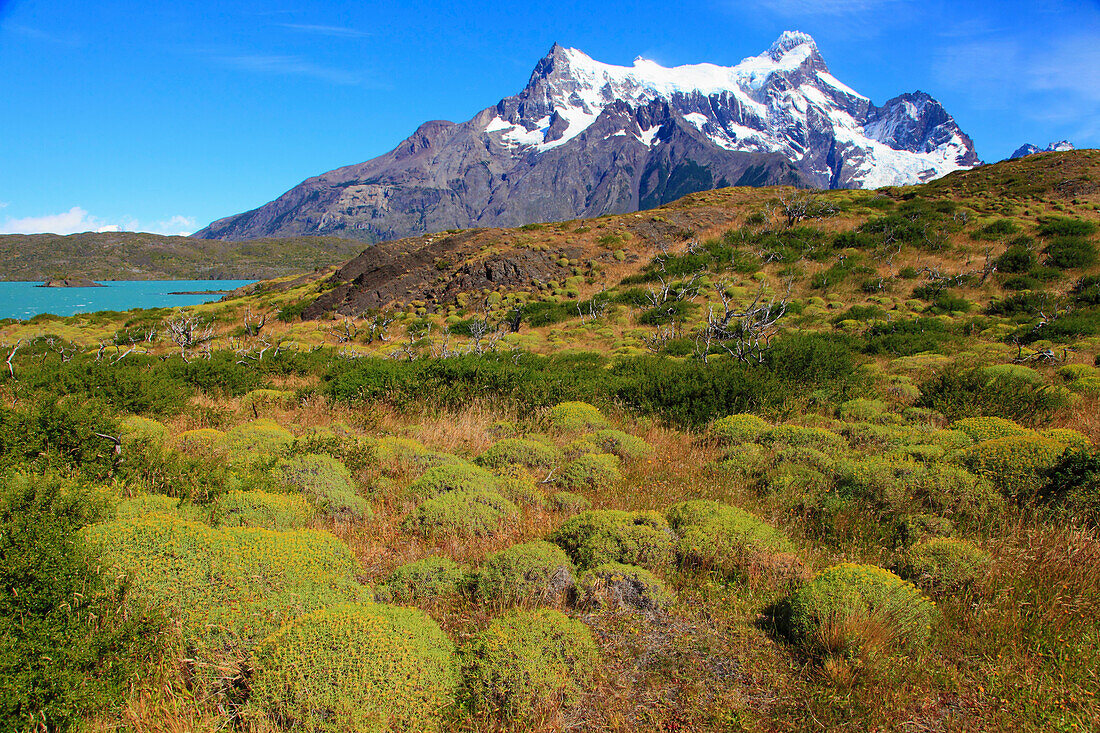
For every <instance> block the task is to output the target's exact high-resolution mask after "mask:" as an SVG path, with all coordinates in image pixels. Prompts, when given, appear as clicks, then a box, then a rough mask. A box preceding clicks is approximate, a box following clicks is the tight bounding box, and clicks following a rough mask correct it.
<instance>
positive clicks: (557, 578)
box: [477, 540, 576, 606]
mask: <svg viewBox="0 0 1100 733" xmlns="http://www.w3.org/2000/svg"><path fill="white" fill-rule="evenodd" d="M575 586H576V579H575V578H574V577H573V563H572V562H570V561H569V557H568V556H567V555H566V554H565V552H563V551H562V549H561V548H560V547H558V546H556V545H552V544H550V543H549V542H545V541H543V540H536V541H534V542H524V543H522V544H519V545H512V546H511V547H507V548H505V549H503V550H500V551H499V552H494V553H493V554H491V555H489V557H487V558H486V559H485V564H484V566H483V567H482V568H481V572H480V573H479V574H478V579H477V592H478V595H479V596H480V597H481V598H482V599H483V600H486V601H490V602H496V603H502V604H505V605H512V604H537V605H552V606H560V605H562V604H563V603H565V602H566V601H567V600H568V596H569V594H570V593H571V592H572V591H573V588H574V587H575Z"/></svg>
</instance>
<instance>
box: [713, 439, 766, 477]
mask: <svg viewBox="0 0 1100 733" xmlns="http://www.w3.org/2000/svg"><path fill="white" fill-rule="evenodd" d="M767 461H768V456H767V454H766V453H765V451H764V449H763V448H762V447H761V446H759V445H756V444H755V443H741V444H740V445H735V446H733V447H731V448H730V449H729V450H728V451H726V453H725V455H724V456H723V457H722V460H720V461H719V462H718V464H717V467H718V468H719V469H720V470H722V471H728V472H730V473H732V474H734V475H737V476H740V477H749V476H755V475H757V474H759V473H761V472H762V471H763V469H764V466H765V464H766V463H767Z"/></svg>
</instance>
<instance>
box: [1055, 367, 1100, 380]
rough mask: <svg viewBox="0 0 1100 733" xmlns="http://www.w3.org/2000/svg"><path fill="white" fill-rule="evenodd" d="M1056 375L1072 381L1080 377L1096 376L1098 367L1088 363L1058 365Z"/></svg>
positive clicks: (1099, 372)
mask: <svg viewBox="0 0 1100 733" xmlns="http://www.w3.org/2000/svg"><path fill="white" fill-rule="evenodd" d="M1058 376H1059V377H1061V378H1062V379H1064V380H1066V381H1067V382H1073V381H1076V380H1078V379H1081V378H1082V377H1098V376H1100V369H1097V368H1096V367H1094V366H1090V365H1088V364H1066V365H1065V366H1061V367H1058Z"/></svg>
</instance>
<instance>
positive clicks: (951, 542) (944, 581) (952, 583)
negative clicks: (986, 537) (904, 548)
mask: <svg viewBox="0 0 1100 733" xmlns="http://www.w3.org/2000/svg"><path fill="white" fill-rule="evenodd" d="M990 561H991V557H990V555H989V553H988V552H985V551H984V550H980V549H978V548H977V547H975V546H974V544H973V543H972V542H968V541H966V540H962V539H954V538H950V537H938V538H935V539H929V540H924V541H921V542H918V543H917V544H915V545H913V546H912V547H911V548H909V552H908V554H907V555H906V558H905V562H904V564H903V571H904V573H903V574H904V575H905V577H907V578H909V579H910V580H912V581H913V582H915V583H920V584H921V585H922V586H924V587H926V588H928V589H930V590H933V591H936V592H939V593H950V592H954V591H959V590H963V589H965V588H967V587H969V586H970V585H972V584H973V583H974V582H976V581H977V580H979V579H980V578H981V576H982V574H983V573H984V572H985V571H986V569H987V568H988V567H989V563H990Z"/></svg>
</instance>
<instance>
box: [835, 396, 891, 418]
mask: <svg viewBox="0 0 1100 733" xmlns="http://www.w3.org/2000/svg"><path fill="white" fill-rule="evenodd" d="M884 412H886V403H885V402H883V401H882V400H869V399H864V398H859V399H854V400H848V401H847V402H844V403H841V405H840V407H838V408H837V417H839V418H840V419H841V420H847V421H850V422H870V421H872V420H874V419H876V418H878V417H879V416H880V415H882V414H883V413H884Z"/></svg>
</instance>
